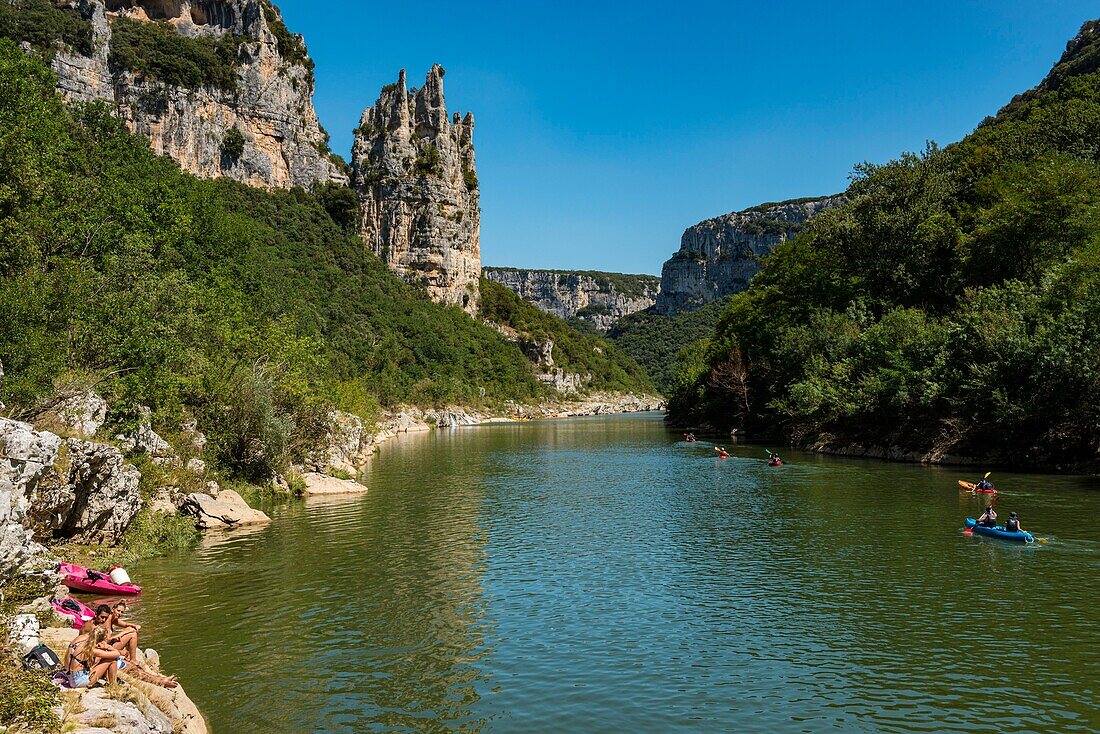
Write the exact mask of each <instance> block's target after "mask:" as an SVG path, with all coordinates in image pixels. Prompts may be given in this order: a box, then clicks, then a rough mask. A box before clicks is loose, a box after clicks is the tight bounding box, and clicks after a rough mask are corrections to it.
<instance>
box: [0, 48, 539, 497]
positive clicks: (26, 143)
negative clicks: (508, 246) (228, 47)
mask: <svg viewBox="0 0 1100 734" xmlns="http://www.w3.org/2000/svg"><path fill="white" fill-rule="evenodd" d="M0 129H3V130H5V131H7V132H6V134H5V135H3V136H0V241H2V242H3V243H4V247H3V248H0V309H3V311H4V313H5V314H7V317H6V318H5V319H4V320H3V321H2V322H0V360H2V361H3V364H4V368H5V371H6V373H7V374H6V376H5V380H4V382H3V385H2V388H0V392H2V397H0V399H2V400H3V401H4V402H5V403H7V404H8V405H9V407H11V408H12V409H14V410H16V411H18V410H20V409H21V408H26V407H28V406H32V405H34V404H35V403H36V402H37V401H40V400H42V399H44V398H46V397H48V396H49V395H51V394H52V393H53V391H54V389H55V384H56V382H57V381H58V380H59V379H61V378H62V377H63V376H64V375H67V374H70V373H72V372H74V371H76V372H81V373H83V374H87V375H92V376H95V377H96V378H97V379H100V380H101V381H100V382H99V383H98V385H97V389H98V390H99V391H100V392H102V393H103V394H104V395H105V397H107V398H108V399H109V400H110V401H111V402H112V404H113V405H116V406H117V405H121V404H123V403H129V404H143V405H148V406H150V407H151V408H152V409H153V411H154V415H155V417H156V418H157V420H158V424H159V425H163V426H165V427H166V428H167V429H169V430H171V429H172V428H173V427H175V426H178V425H179V424H180V422H182V421H183V420H184V419H185V418H187V417H189V416H190V417H194V418H196V419H198V421H199V423H200V425H202V426H203V428H204V430H207V429H209V430H207V434H208V438H209V439H210V444H209V446H208V450H209V452H210V454H211V455H212V456H213V457H214V459H215V463H216V465H217V466H218V467H219V468H221V469H223V470H226V471H228V472H230V473H232V474H235V475H239V476H244V477H251V478H253V479H255V480H256V481H260V480H263V481H266V479H267V476H269V472H270V471H271V470H273V469H274V468H275V467H276V466H278V465H280V464H281V463H283V462H286V461H288V460H294V459H295V458H296V457H300V456H302V455H303V453H304V452H305V451H306V450H307V448H308V447H309V446H310V444H311V442H312V441H314V440H315V438H316V435H317V433H318V432H319V431H320V430H323V427H324V425H325V424H324V420H325V416H326V415H327V413H328V411H329V410H331V409H332V408H340V409H343V410H347V411H350V412H353V413H355V414H357V415H360V416H361V417H362V418H364V419H365V420H371V419H372V418H374V417H376V416H377V414H378V411H379V410H380V408H381V407H382V406H395V405H398V404H406V403H412V404H419V405H424V406H432V407H439V406H443V405H448V404H465V405H469V406H472V407H475V406H482V407H487V408H489V407H492V406H495V405H502V404H503V403H504V402H505V401H509V400H515V401H521V402H522V401H530V400H533V399H535V398H537V397H539V396H541V395H543V394H544V393H545V390H544V388H542V387H541V386H540V385H539V384H538V383H537V381H536V380H535V379H534V376H533V375H532V372H531V367H530V363H529V362H528V360H527V359H526V358H525V357H524V355H523V353H522V352H521V351H520V350H519V348H518V347H517V346H515V345H513V344H509V343H508V342H506V341H505V340H504V339H503V338H502V337H501V336H500V335H499V334H498V333H497V332H495V331H494V330H493V329H491V328H489V327H487V326H485V325H483V324H480V323H477V322H476V321H474V320H473V319H470V318H469V317H468V316H467V315H466V314H465V313H463V312H462V311H461V310H459V309H458V308H456V307H444V306H441V305H438V304H434V303H431V302H430V301H428V300H427V299H426V298H424V296H423V292H422V291H420V290H419V289H416V288H414V287H412V286H409V285H407V284H406V283H404V282H402V281H401V280H400V279H399V278H398V277H396V276H395V275H394V274H393V273H392V272H390V270H389V269H388V268H387V267H386V266H385V265H384V264H383V263H381V262H380V261H379V260H378V259H377V258H376V257H374V256H373V255H371V254H370V253H369V252H367V249H366V248H365V247H364V246H363V243H362V241H361V240H360V239H359V238H358V236H356V235H355V234H354V233H353V229H354V217H353V216H352V207H353V206H354V197H353V196H352V197H349V196H348V192H347V191H346V190H340V191H337V190H332V189H327V188H324V187H322V188H321V190H320V191H319V192H318V193H317V194H311V193H309V192H306V191H303V190H301V189H294V190H291V191H272V192H268V191H262V190H258V189H253V188H249V187H247V186H244V185H242V184H238V183H235V182H232V181H228V180H216V181H210V180H200V179H196V178H194V177H193V176H190V175H187V174H185V173H183V172H181V171H180V170H179V168H178V167H177V166H176V165H175V164H174V163H172V162H171V161H170V160H167V159H165V158H163V157H160V156H156V155H154V154H153V153H152V152H151V151H150V150H149V146H148V143H147V142H145V141H144V140H142V139H139V138H136V137H134V136H132V135H130V134H129V133H127V132H126V131H125V130H124V129H123V127H122V125H121V124H120V123H119V121H118V120H117V119H116V118H115V117H114V116H113V115H112V114H111V113H110V111H109V110H107V109H106V108H105V107H102V106H98V105H93V106H89V107H85V108H79V109H78V110H77V112H76V113H75V116H74V114H73V113H71V112H70V111H69V110H68V109H66V107H65V106H64V105H63V104H62V103H61V101H60V99H59V98H58V96H57V94H56V92H55V91H54V80H53V77H52V75H51V74H50V73H49V72H48V70H47V69H46V68H45V67H44V66H43V64H42V62H41V61H40V60H38V59H35V58H32V57H28V56H26V55H24V54H23V53H21V52H20V51H19V49H18V48H17V47H16V46H15V45H14V44H11V43H9V42H0ZM330 211H333V212H335V213H336V215H337V219H340V220H341V221H336V220H334V218H333V215H330V213H329V212H330Z"/></svg>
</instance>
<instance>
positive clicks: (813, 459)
mask: <svg viewBox="0 0 1100 734" xmlns="http://www.w3.org/2000/svg"><path fill="white" fill-rule="evenodd" d="M675 438H676V437H669V436H668V434H667V433H666V432H665V430H664V428H663V426H662V425H661V423H660V422H659V421H653V420H650V419H648V418H605V419H595V420H578V421H565V422H559V423H543V424H531V425H524V426H507V425H504V426H491V427H484V428H480V429H476V430H470V431H457V432H446V431H440V432H432V433H430V434H426V435H423V436H410V437H408V438H407V439H400V440H397V441H394V442H391V443H390V444H387V445H386V446H385V447H384V448H383V453H382V455H381V456H380V457H379V458H378V459H376V460H375V462H374V463H373V465H372V467H371V470H370V472H369V475H368V477H367V483H368V485H369V486H370V487H371V491H370V492H369V493H368V494H367V495H366V496H362V497H352V498H339V499H326V500H323V501H312V500H311V501H309V502H305V503H292V504H290V505H285V506H279V507H276V508H272V514H273V518H274V520H275V522H274V523H273V524H272V526H270V527H268V528H265V529H260V530H257V531H254V532H250V533H247V534H244V535H232V536H223V537H220V538H208V539H206V540H205V541H204V544H203V547H201V548H199V549H197V550H196V551H194V552H189V553H185V554H181V555H179V556H177V557H173V558H167V559H160V560H156V561H151V562H148V563H146V564H144V565H143V566H142V567H141V568H138V569H135V572H136V573H140V576H141V579H142V581H143V582H144V583H145V585H146V587H147V588H148V589H149V592H148V593H147V595H146V596H145V597H144V598H143V600H142V601H141V602H140V606H138V608H137V609H136V610H135V614H136V615H137V616H138V617H139V620H140V621H143V622H147V623H148V628H147V629H148V631H149V640H148V642H149V644H152V645H154V646H156V647H158V649H160V650H161V652H162V654H163V656H164V660H165V662H166V664H167V665H169V666H170V667H172V669H173V672H177V673H179V674H180V675H181V676H182V677H183V679H184V681H185V682H186V684H187V687H188V691H189V693H191V694H192V696H193V697H195V698H196V700H197V701H198V702H199V704H200V706H201V707H202V708H203V709H204V711H206V712H207V713H208V714H209V715H210V716H211V718H212V720H213V723H214V725H215V730H217V731H227V732H235V733H237V732H239V733H241V734H250V733H251V732H257V733H259V732H306V731H315V732H321V731H324V732H361V731H440V732H442V731H455V732H457V731H468V732H476V731H498V732H560V731H635V732H670V731H691V732H695V731H776V732H802V731H809V732H818V731H826V730H836V731H844V732H847V731H856V732H924V731H974V732H986V731H994V730H996V731H1001V730H1032V731H1066V732H1086V731H1096V730H1097V729H1100V720H1098V717H1100V713H1098V708H1097V702H1096V698H1097V697H1096V685H1095V682H1096V680H1098V679H1100V660H1098V651H1097V648H1098V646H1097V645H1096V642H1097V638H1096V633H1095V628H1096V623H1097V621H1100V620H1098V618H1097V611H1096V605H1095V604H1094V603H1093V601H1094V599H1095V598H1096V596H1097V592H1100V581H1098V578H1100V574H1097V571H1098V570H1100V563H1098V560H1097V559H1098V558H1100V553H1098V552H1097V551H1098V550H1100V542H1098V539H1097V537H1096V535H1095V533H1094V532H1093V533H1091V534H1090V533H1089V532H1085V531H1084V530H1083V529H1082V528H1081V527H1080V526H1079V525H1078V524H1077V523H1076V521H1075V519H1076V518H1077V517H1080V516H1082V515H1084V516H1095V515H1096V511H1097V510H1100V495H1098V494H1097V493H1095V492H1092V493H1087V492H1084V491H1083V490H1081V489H1080V488H1079V487H1077V486H1075V485H1074V483H1073V481H1072V480H1058V479H1044V480H1043V481H1041V482H1040V481H1037V480H1035V479H1033V478H1032V479H1029V478H1027V477H1012V476H1009V475H1006V476H1004V477H1002V480H1001V484H1002V486H1004V487H1013V486H1017V487H1020V492H1019V494H1015V493H1011V492H1009V491H1006V492H1005V494H1004V496H1003V499H1002V505H1006V506H1007V505H1009V504H1011V505H1012V507H1020V508H1025V510H1026V511H1025V517H1026V518H1027V524H1028V526H1029V527H1041V528H1043V531H1044V532H1045V533H1046V534H1047V535H1050V536H1052V537H1055V538H1057V542H1052V543H1050V544H1048V545H1046V546H1041V547H1037V548H1034V549H1030V548H1028V549H1025V548H1017V547H1013V546H1008V545H1005V544H1002V543H998V542H995V541H994V542H987V541H986V539H974V538H967V537H963V536H962V535H961V533H960V530H961V527H962V518H963V517H965V516H966V514H973V510H974V509H975V508H977V507H978V505H977V503H976V502H975V501H974V500H973V498H971V497H969V496H965V495H961V496H960V495H959V494H958V492H957V490H956V489H955V486H954V482H955V479H957V478H958V477H956V476H955V475H954V473H952V472H949V471H946V470H937V469H929V468H927V467H907V466H901V465H889V464H877V463H874V462H857V461H851V460H835V459H826V458H822V457H819V456H813V455H799V454H789V455H788V456H787V457H786V458H787V459H788V462H789V463H788V464H787V465H786V466H784V467H782V468H781V469H780V470H778V471H777V470H775V469H769V468H768V467H766V466H765V465H764V462H763V461H762V460H761V457H762V456H763V452H762V450H761V449H760V448H759V447H747V448H744V449H737V454H738V455H737V456H735V457H734V458H732V459H728V460H724V461H718V460H715V459H713V458H712V456H711V454H712V453H713V451H712V449H711V448H710V447H709V446H699V445H697V444H683V443H677V442H676V441H675ZM1048 498H1049V500H1050V501H1047V499H1048Z"/></svg>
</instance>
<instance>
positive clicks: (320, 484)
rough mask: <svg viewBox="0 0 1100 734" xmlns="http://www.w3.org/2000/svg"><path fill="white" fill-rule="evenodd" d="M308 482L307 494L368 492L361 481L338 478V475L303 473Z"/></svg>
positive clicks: (303, 477)
mask: <svg viewBox="0 0 1100 734" xmlns="http://www.w3.org/2000/svg"><path fill="white" fill-rule="evenodd" d="M302 479H304V480H305V482H306V494H310V495H312V494H358V493H362V492H366V491H367V488H366V487H364V486H363V485H362V484H360V483H359V482H355V481H352V480H350V479H338V478H336V477H330V476H326V475H324V474H318V473H317V472H306V473H305V474H303V475H302Z"/></svg>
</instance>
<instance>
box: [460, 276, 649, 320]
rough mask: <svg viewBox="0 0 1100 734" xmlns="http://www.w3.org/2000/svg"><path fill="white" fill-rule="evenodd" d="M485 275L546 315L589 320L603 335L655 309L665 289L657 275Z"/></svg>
mask: <svg viewBox="0 0 1100 734" xmlns="http://www.w3.org/2000/svg"><path fill="white" fill-rule="evenodd" d="M482 275H483V276H484V277H486V278H488V279H489V280H492V281H494V282H496V283H500V284H501V285H503V286H504V287H505V288H507V289H509V290H510V291H512V292H514V293H515V294H516V295H518V296H519V297H520V298H522V299H523V300H525V301H527V302H528V303H531V304H533V305H534V306H537V307H538V308H539V309H540V310H542V311H545V312H546V313H551V314H553V315H555V316H557V317H558V318H561V319H570V318H573V317H574V316H576V317H579V318H582V319H585V320H586V321H588V322H590V323H591V324H592V325H593V326H594V327H596V329H598V330H599V331H601V332H606V331H607V330H608V329H610V328H611V326H612V325H613V324H614V323H615V322H616V321H618V320H619V319H621V318H622V317H623V316H627V315H629V314H632V313H634V312H636V311H643V310H645V309H647V308H649V307H650V306H652V305H653V304H654V303H656V301H657V293H658V292H659V291H660V289H661V279H660V278H658V277H656V276H654V275H622V274H620V273H598V272H586V271H585V272H566V271H561V270H524V269H517V268H484V269H483V270H482Z"/></svg>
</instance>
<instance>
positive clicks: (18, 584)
mask: <svg viewBox="0 0 1100 734" xmlns="http://www.w3.org/2000/svg"><path fill="white" fill-rule="evenodd" d="M53 589H54V585H53V583H52V582H51V581H50V580H49V578H48V577H47V576H45V575H43V574H35V573H28V574H21V575H19V576H15V577H14V578H12V579H10V580H9V581H8V583H6V584H4V586H3V587H2V588H0V599H2V603H0V615H4V616H7V615H11V614H15V612H16V611H17V610H18V609H19V608H20V607H22V606H25V605H27V604H30V603H31V602H32V601H34V600H35V599H40V598H42V597H44V596H49V595H50V594H52V593H53Z"/></svg>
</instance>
